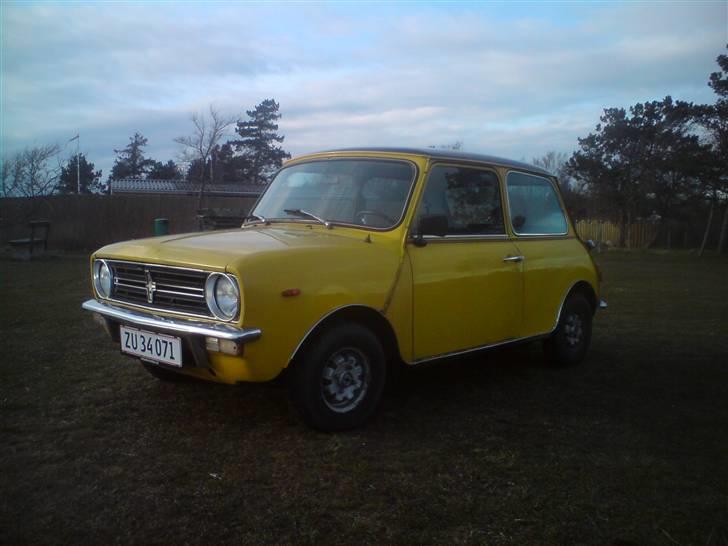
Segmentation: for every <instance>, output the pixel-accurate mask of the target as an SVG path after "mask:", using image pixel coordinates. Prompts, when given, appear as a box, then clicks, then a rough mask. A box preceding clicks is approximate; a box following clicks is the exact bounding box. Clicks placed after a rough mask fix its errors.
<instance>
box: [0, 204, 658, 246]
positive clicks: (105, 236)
mask: <svg viewBox="0 0 728 546" xmlns="http://www.w3.org/2000/svg"><path fill="white" fill-rule="evenodd" d="M254 202H255V198H250V197H207V198H206V203H205V206H206V207H210V208H215V207H219V208H230V209H240V210H242V211H245V212H247V211H248V210H249V209H250V207H251V206H252V204H253V203H254ZM40 218H42V219H45V220H49V221H50V222H51V232H50V238H49V248H51V249H64V250H82V249H83V250H91V249H95V248H98V247H100V246H103V245H105V244H108V243H112V242H116V241H123V240H126V239H137V238H141V237H150V236H152V235H153V226H154V219H155V218H167V219H168V220H169V227H170V233H184V232H190V231H197V230H198V229H199V226H198V222H197V197H195V196H185V195H123V194H121V195H53V196H48V197H40V198H34V199H26V198H5V199H0V245H1V246H5V245H6V244H7V242H8V241H9V240H10V239H17V238H23V237H27V236H28V233H29V229H28V221H30V220H33V219H40ZM576 230H577V232H578V233H579V236H580V237H581V238H582V239H585V240H586V239H592V240H594V241H595V242H601V243H607V244H609V245H611V246H617V245H618V244H619V240H620V237H619V235H620V229H619V226H618V225H617V224H614V223H612V222H605V221H598V220H579V221H578V222H576ZM658 232H659V224H655V223H652V222H644V223H634V224H631V225H630V226H628V233H627V244H628V246H629V247H630V248H640V247H646V246H649V245H651V244H652V243H653V242H654V241H655V239H656V237H657V235H658ZM668 246H669V243H668Z"/></svg>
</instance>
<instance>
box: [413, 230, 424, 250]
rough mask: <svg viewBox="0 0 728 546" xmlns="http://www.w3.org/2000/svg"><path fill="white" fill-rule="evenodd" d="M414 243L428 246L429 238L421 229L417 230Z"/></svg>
mask: <svg viewBox="0 0 728 546" xmlns="http://www.w3.org/2000/svg"><path fill="white" fill-rule="evenodd" d="M412 244H413V245H415V246H418V247H420V248H421V247H423V246H427V239H425V236H424V235H423V234H422V231H421V230H417V231H416V232H415V233H414V234H413V237H412Z"/></svg>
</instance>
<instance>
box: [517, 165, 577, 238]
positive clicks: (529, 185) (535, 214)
mask: <svg viewBox="0 0 728 546" xmlns="http://www.w3.org/2000/svg"><path fill="white" fill-rule="evenodd" d="M506 187H507V189H508V204H509V207H510V212H511V225H512V226H513V231H514V232H515V233H516V234H517V235H564V234H566V232H567V231H568V229H567V224H566V217H565V216H564V211H563V210H562V209H561V204H560V203H559V198H558V196H557V195H556V190H555V189H554V187H553V185H552V184H551V182H549V181H548V180H547V179H546V178H542V177H540V176H533V175H530V174H524V173H517V172H511V173H508V179H507V181H506Z"/></svg>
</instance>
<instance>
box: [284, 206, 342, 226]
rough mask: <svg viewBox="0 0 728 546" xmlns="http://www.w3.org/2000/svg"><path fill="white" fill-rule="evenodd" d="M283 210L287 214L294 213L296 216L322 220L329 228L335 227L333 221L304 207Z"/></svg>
mask: <svg viewBox="0 0 728 546" xmlns="http://www.w3.org/2000/svg"><path fill="white" fill-rule="evenodd" d="M283 212H285V213H286V214H293V215H294V216H305V217H306V218H313V219H314V220H316V221H318V222H321V223H322V224H323V225H325V226H326V227H327V228H328V229H331V228H333V226H332V225H331V222H329V221H328V220H324V219H323V218H321V217H320V216H316V215H315V214H313V213H311V212H308V211H307V210H303V209H283Z"/></svg>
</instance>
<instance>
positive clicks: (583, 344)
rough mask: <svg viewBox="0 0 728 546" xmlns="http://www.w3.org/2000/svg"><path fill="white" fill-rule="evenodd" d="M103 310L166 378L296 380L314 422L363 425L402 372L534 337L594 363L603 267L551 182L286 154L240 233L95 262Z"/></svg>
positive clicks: (520, 170) (477, 158)
mask: <svg viewBox="0 0 728 546" xmlns="http://www.w3.org/2000/svg"><path fill="white" fill-rule="evenodd" d="M91 275H92V285H93V293H94V299H92V300H89V301H87V302H85V303H84V304H83V307H84V308H85V309H87V310H88V311H91V312H92V313H94V316H95V317H96V318H97V320H98V321H99V322H101V323H102V324H103V325H104V327H105V328H106V330H107V331H108V332H109V334H110V335H111V337H112V339H113V340H114V341H115V342H117V343H120V346H121V351H122V352H124V353H126V354H128V355H131V356H133V357H136V358H138V359H140V360H141V361H142V363H143V364H144V365H145V366H146V368H147V369H148V370H149V371H150V372H151V373H152V374H153V375H155V376H156V377H158V378H160V379H163V380H174V379H177V378H179V376H180V374H183V375H187V376H194V377H196V378H199V379H205V380H209V381H217V382H221V383H230V384H234V383H237V382H240V381H269V380H272V379H274V378H276V377H278V376H279V375H280V374H281V373H282V372H284V371H285V372H286V379H287V381H288V383H289V385H290V393H291V399H292V401H293V402H294V406H295V407H296V408H297V409H298V411H299V413H300V415H301V417H302V419H303V420H304V422H306V423H307V424H308V425H310V426H312V427H315V428H317V429H320V430H342V429H347V428H352V427H356V426H358V425H361V424H362V423H363V422H364V421H365V420H366V419H367V418H368V417H369V416H370V415H371V414H372V412H373V411H374V410H375V409H376V407H377V405H378V403H379V401H380V399H381V397H382V390H383V388H384V385H385V382H386V380H387V377H388V376H389V375H390V374H391V372H392V370H393V369H394V366H399V365H402V364H404V365H413V366H414V365H417V364H419V363H422V362H428V361H431V360H435V359H444V358H446V357H450V356H454V355H460V354H463V353H467V352H471V351H476V350H481V349H486V348H490V347H495V346H500V345H504V344H508V343H515V342H521V341H524V340H544V347H545V350H546V354H547V357H548V360H549V361H551V362H554V363H560V364H573V363H576V362H579V361H580V360H582V358H583V357H584V355H585V353H586V351H587V348H588V346H589V340H590V336H591V328H592V317H593V315H594V313H595V311H596V310H597V309H598V308H599V307H600V306H605V305H606V304H604V303H603V302H601V300H600V298H599V281H598V278H597V277H598V275H597V270H596V268H595V265H594V263H593V261H592V259H591V256H590V255H589V251H588V249H587V247H586V246H585V244H584V243H582V242H581V241H580V239H579V238H578V237H577V235H576V232H575V231H574V226H573V224H572V222H571V221H570V219H569V217H568V215H567V214H566V211H565V209H564V205H563V202H562V200H561V197H560V195H559V191H558V185H557V183H556V179H555V178H554V177H553V176H552V175H551V174H549V173H548V172H546V171H544V170H542V169H539V168H537V167H534V166H532V165H527V164H524V163H519V162H515V161H509V160H506V159H501V158H496V157H490V156H482V155H473V154H464V153H458V152H453V151H443V150H434V149H423V150H419V149H382V148H376V149H374V148H372V149H366V148H364V149H351V150H338V151H331V152H322V153H315V154H310V155H306V156H303V157H299V158H296V159H294V160H292V161H289V162H287V163H286V164H285V165H284V166H283V168H282V169H281V170H280V171H279V172H278V173H277V174H276V176H275V177H274V179H273V181H272V182H271V184H270V185H269V187H268V188H267V190H266V191H265V193H264V194H263V195H262V196H261V198H260V199H259V200H258V202H257V204H256V205H255V207H254V208H253V210H252V211H251V213H250V216H249V217H248V219H247V220H246V221H245V223H244V224H243V225H242V226H241V227H240V228H238V229H233V230H226V231H216V232H205V233H189V234H182V235H170V236H164V237H156V238H152V239H143V240H135V241H128V242H122V243H116V244H112V245H109V246H106V247H104V248H102V249H100V250H98V251H97V252H96V253H94V254H93V255H92V256H91Z"/></svg>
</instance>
